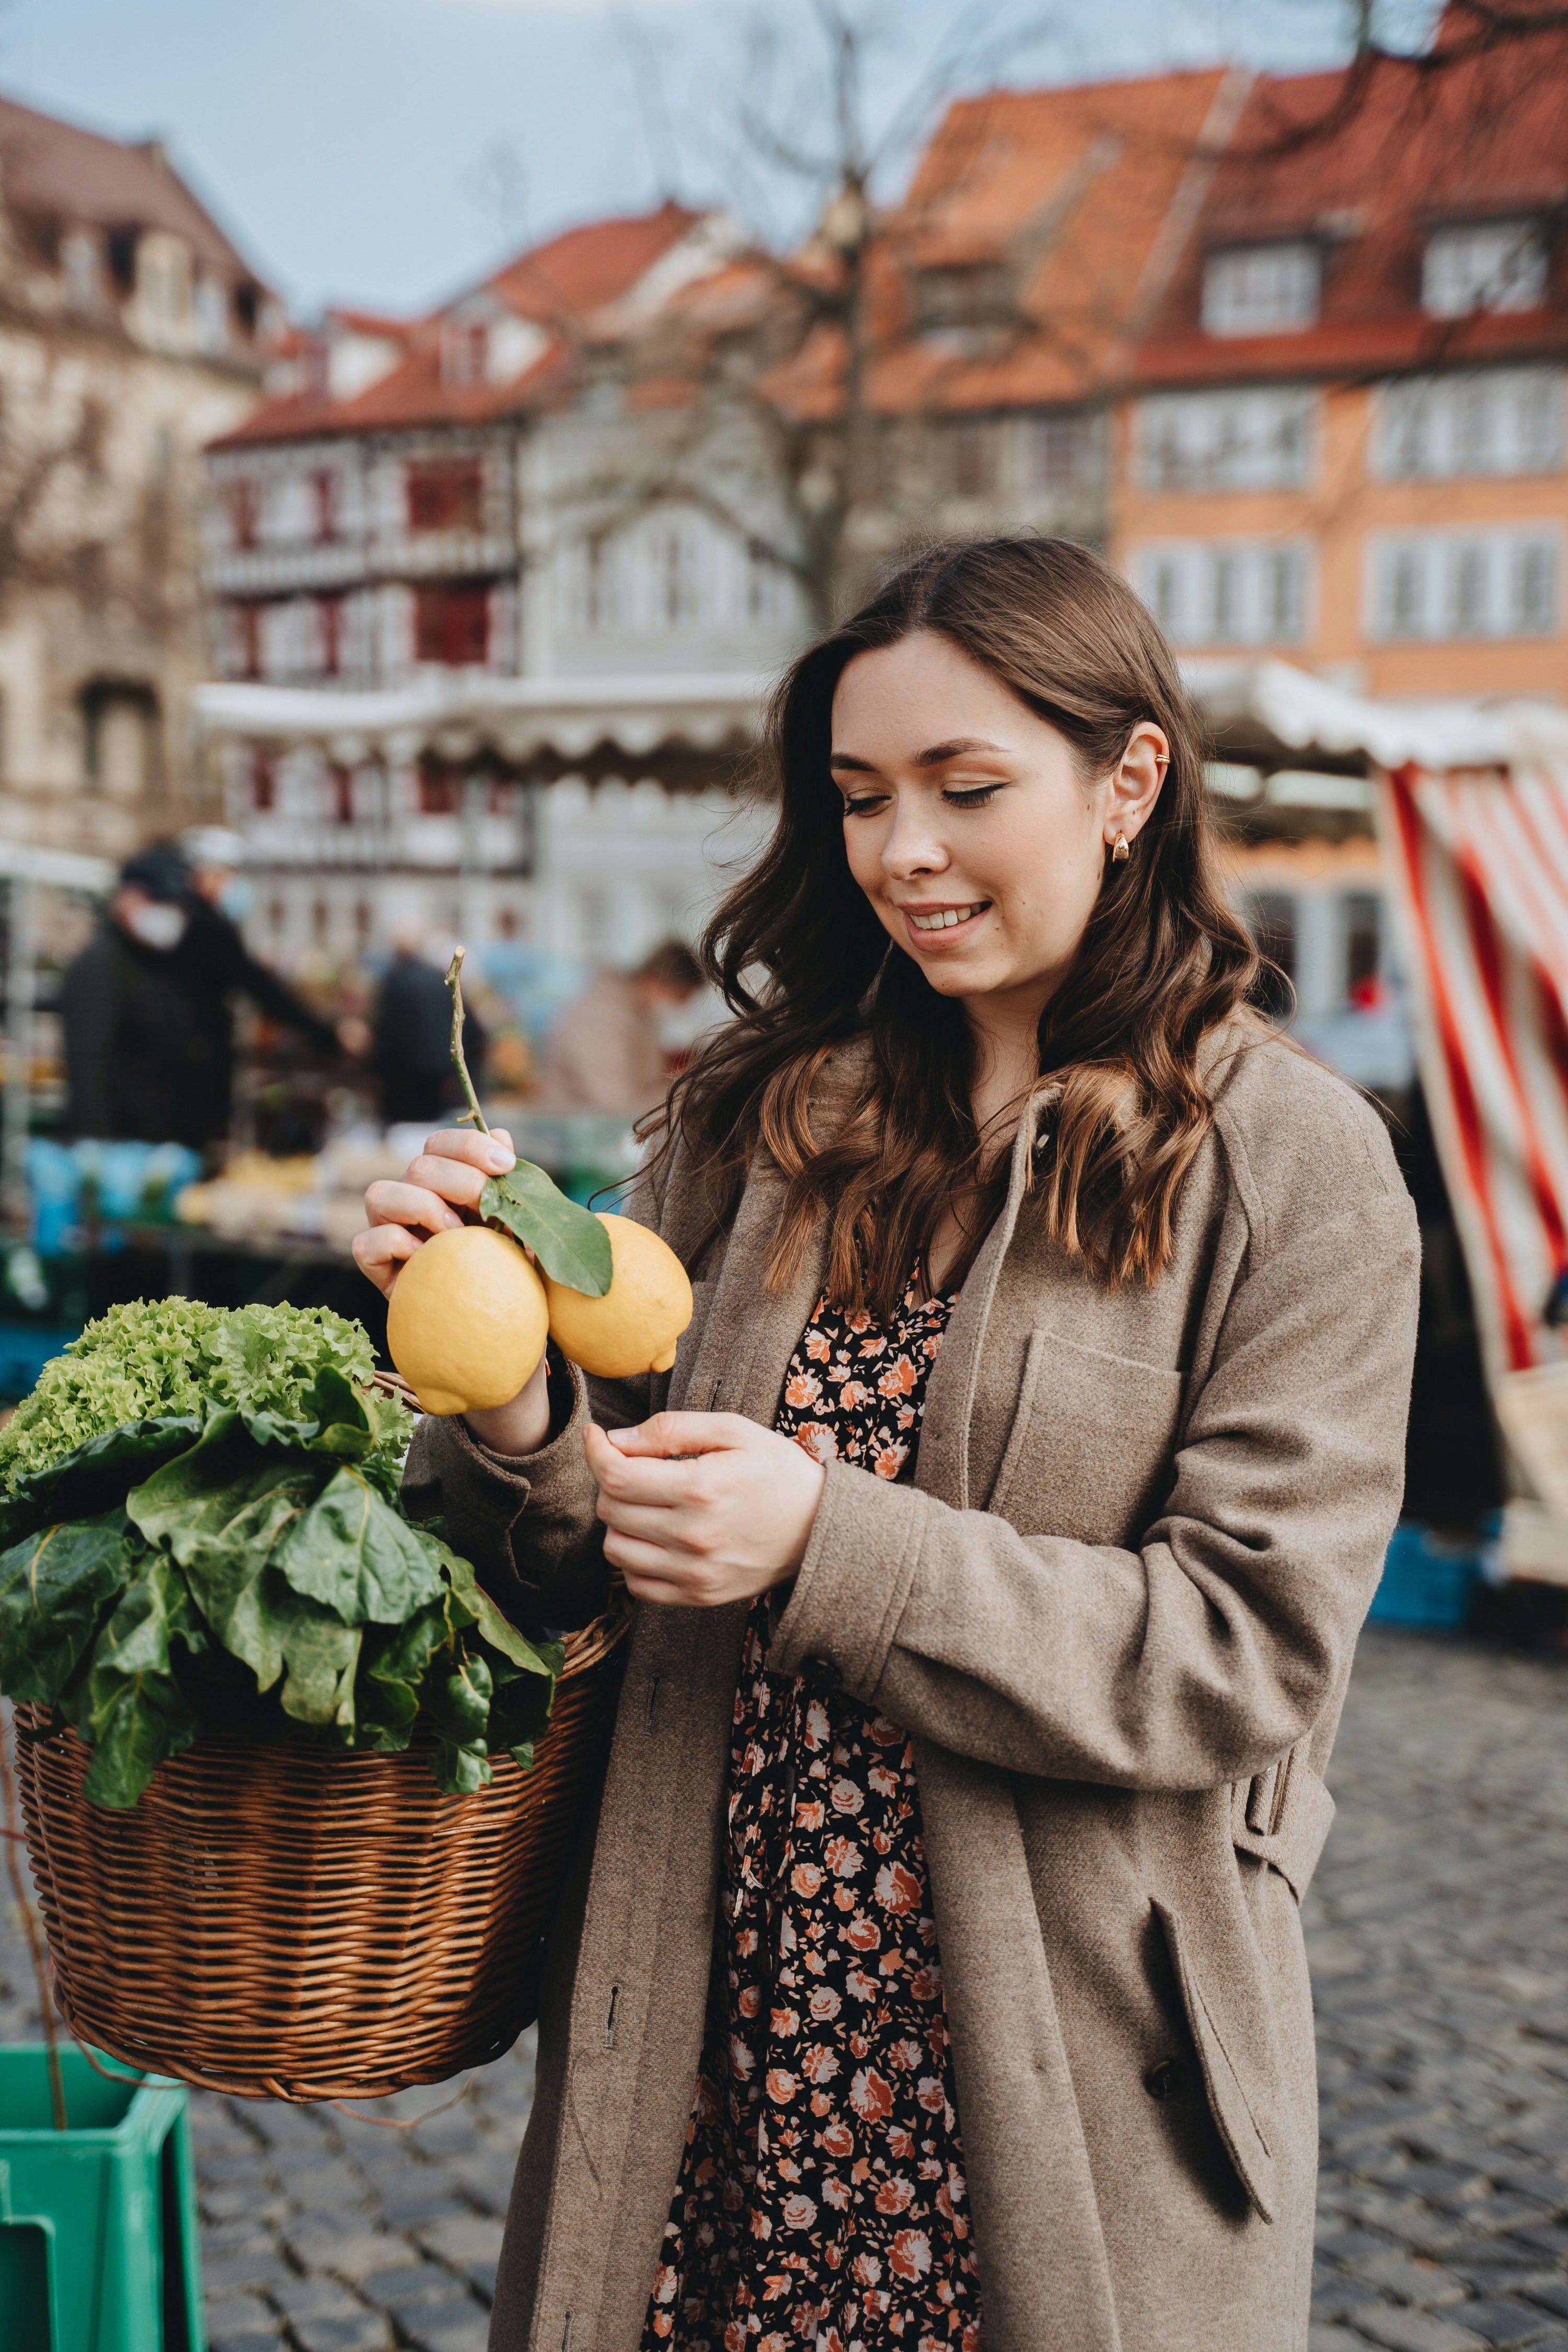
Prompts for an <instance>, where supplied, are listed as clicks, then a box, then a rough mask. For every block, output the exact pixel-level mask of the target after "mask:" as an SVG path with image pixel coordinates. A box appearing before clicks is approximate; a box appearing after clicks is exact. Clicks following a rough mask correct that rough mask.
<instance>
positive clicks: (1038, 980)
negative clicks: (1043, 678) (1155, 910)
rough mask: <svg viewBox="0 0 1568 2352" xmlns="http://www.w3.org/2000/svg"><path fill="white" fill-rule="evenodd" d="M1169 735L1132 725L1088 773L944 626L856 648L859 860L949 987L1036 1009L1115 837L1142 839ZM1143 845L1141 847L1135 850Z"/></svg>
mask: <svg viewBox="0 0 1568 2352" xmlns="http://www.w3.org/2000/svg"><path fill="white" fill-rule="evenodd" d="M1167 751H1168V746H1167V744H1166V740H1165V738H1164V736H1163V734H1162V733H1161V732H1160V730H1159V729H1158V728H1156V727H1154V726H1152V725H1144V726H1141V727H1139V728H1138V729H1136V730H1134V733H1133V738H1132V740H1131V742H1130V743H1129V745H1128V749H1127V752H1126V754H1125V755H1124V757H1123V759H1122V760H1121V762H1120V763H1119V765H1118V767H1117V768H1116V769H1113V770H1112V771H1111V772H1110V773H1109V774H1108V775H1106V776H1104V777H1100V778H1097V779H1095V780H1094V781H1093V782H1089V783H1086V782H1084V781H1083V778H1082V777H1081V775H1080V774H1079V770H1078V768H1077V766H1076V765H1075V763H1074V759H1073V752H1072V747H1071V745H1070V744H1069V743H1068V740H1067V738H1066V736H1065V735H1062V734H1060V733H1059V732H1058V730H1057V729H1056V728H1054V727H1053V726H1051V725H1050V724H1049V722H1048V721H1047V720H1046V719H1039V718H1037V716H1036V715H1035V713H1034V712H1033V711H1032V710H1029V709H1026V707H1025V705H1024V704H1023V703H1021V702H1020V701H1018V699H1017V698H1016V696H1015V695H1013V694H1011V693H1010V692H1009V691H1008V689H1007V688H1006V687H1005V686H1004V685H1003V684H1002V683H1001V681H1000V680H999V679H998V678H995V677H993V676H992V674H991V672H990V671H989V670H987V669H983V668H982V667H981V666H980V664H979V663H978V662H974V661H972V660H971V659H970V658H969V656H968V655H967V654H964V653H961V652H960V650H959V649H958V647H957V646H954V645H953V644H952V643H951V641H950V640H949V639H948V638H946V637H943V636H939V635H936V634H935V633H934V632H932V631H930V630H921V631H917V632H916V634H915V635H912V636H908V637H905V638H903V639H901V640H900V643H899V644H898V645H896V646H888V647H887V648H885V649H884V650H882V651H880V652H877V653H866V654H858V655H857V656H856V657H855V658H854V660H853V661H851V662H850V663H849V664H848V665H847V667H846V669H845V671H844V674H843V676H842V677H840V679H839V681H838V688H837V693H836V694H835V696H834V698H833V749H832V753H831V766H832V770H833V778H834V782H836V783H837V786H838V788H839V790H840V792H841V793H843V795H844V841H845V847H846V849H847V853H848V858H849V870H850V872H851V873H852V874H853V876H854V877H855V879H856V881H857V882H858V884H859V886H860V887H861V889H862V890H864V892H865V893H866V896H867V898H869V900H870V901H871V904H872V906H873V907H874V908H876V910H877V914H878V917H879V919H880V921H881V922H882V924H883V926H884V928H885V929H886V930H887V931H888V933H889V937H890V938H892V939H893V940H896V941H897V942H898V944H899V946H900V948H902V949H903V950H904V952H905V953H906V954H907V955H910V956H912V957H913V958H914V960H915V961H916V962H917V963H918V964H919V965H920V967H921V971H923V972H924V974H925V976H926V978H927V979H928V980H929V981H930V982H931V986H932V987H933V988H934V989H937V990H939V991H940V992H941V993H942V995H943V996H956V997H960V998H963V999H964V1000H965V1001H966V1002H967V1001H969V1000H980V999H986V1000H990V1001H991V1009H992V1010H993V1011H994V1012H1000V1011H1002V1010H1003V1009H1004V1001H1005V1000H1013V1001H1015V1002H1016V1009H1017V1011H1018V1013H1020V1015H1021V1016H1024V1017H1026V1018H1028V1019H1030V1020H1037V1019H1038V1017H1039V1013H1040V1012H1041V1011H1042V1010H1043V1009H1044V1007H1045V1005H1046V1003H1047V1001H1048V1000H1049V998H1050V996H1051V994H1052V992H1054V990H1055V989H1056V988H1057V987H1058V984H1059V983H1060V982H1061V980H1062V978H1063V977H1064V975H1065V974H1066V972H1067V971H1068V966H1069V965H1070V964H1071V962H1072V960H1073V957H1074V956H1075V955H1076V953H1077V951H1078V946H1079V940H1081V939H1082V937H1083V934H1084V929H1085V927H1086V926H1087V924H1088V922H1089V914H1090V912H1091V910H1092V908H1093V906H1094V902H1095V899H1096V898H1097V897H1098V896H1099V893H1100V881H1101V877H1102V875H1103V872H1104V866H1105V859H1106V855H1107V850H1108V847H1109V845H1110V844H1111V843H1113V842H1114V841H1115V838H1116V836H1117V835H1118V833H1125V834H1126V835H1127V839H1128V842H1129V844H1130V845H1131V844H1132V843H1134V841H1135V839H1136V835H1137V834H1138V833H1139V831H1140V830H1141V829H1142V825H1143V823H1144V821H1145V820H1146V818H1147V816H1148V814H1149V811H1150V810H1151V809H1152V806H1153V804H1154V801H1155V798H1156V797H1157V795H1158V793H1159V789H1160V782H1161V780H1162V778H1163V773H1164V761H1165V757H1166V754H1167ZM1132 854H1133V855H1134V856H1136V854H1137V853H1136V849H1134V850H1133V852H1132Z"/></svg>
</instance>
